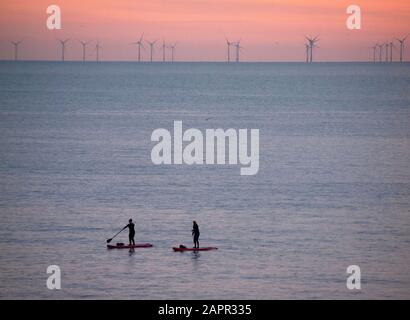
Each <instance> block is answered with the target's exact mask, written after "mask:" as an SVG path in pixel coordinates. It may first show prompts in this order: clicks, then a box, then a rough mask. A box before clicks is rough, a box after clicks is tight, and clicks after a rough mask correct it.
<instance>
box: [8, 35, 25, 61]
mask: <svg viewBox="0 0 410 320" xmlns="http://www.w3.org/2000/svg"><path fill="white" fill-rule="evenodd" d="M22 41H23V40H19V41H10V42H11V43H12V44H13V45H14V61H17V60H18V58H19V45H20V43H21V42H22Z"/></svg>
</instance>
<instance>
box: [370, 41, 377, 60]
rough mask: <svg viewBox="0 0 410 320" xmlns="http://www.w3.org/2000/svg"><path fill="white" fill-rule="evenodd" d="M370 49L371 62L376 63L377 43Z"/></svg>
mask: <svg viewBox="0 0 410 320" xmlns="http://www.w3.org/2000/svg"><path fill="white" fill-rule="evenodd" d="M371 48H372V49H373V62H376V50H377V43H376V44H375V45H374V46H373V47H371Z"/></svg>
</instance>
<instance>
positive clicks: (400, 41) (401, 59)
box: [396, 35, 409, 62]
mask: <svg viewBox="0 0 410 320" xmlns="http://www.w3.org/2000/svg"><path fill="white" fill-rule="evenodd" d="M408 36H409V35H407V36H405V37H404V38H403V39H396V40H397V41H398V42H399V43H400V62H403V49H404V41H406V39H407V37H408Z"/></svg>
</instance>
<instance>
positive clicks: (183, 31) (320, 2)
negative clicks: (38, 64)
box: [0, 0, 410, 61]
mask: <svg viewBox="0 0 410 320" xmlns="http://www.w3.org/2000/svg"><path fill="white" fill-rule="evenodd" d="M51 4H56V5H59V6H60V8H61V10H62V30H54V31H50V30H48V29H47V28H46V19H47V14H46V8H47V7H48V6H49V5H51ZM351 4H356V5H359V6H360V7H361V9H362V30H354V31H351V30H348V29H347V28H346V24H345V22H346V18H347V14H346V8H347V7H348V6H349V5H351ZM0 17H1V18H0V59H11V58H12V56H13V47H12V45H11V44H10V42H9V41H10V40H12V39H14V40H17V39H24V41H23V43H22V45H21V48H20V58H21V59H41V60H57V59H59V58H60V51H59V50H60V49H59V46H58V44H57V42H56V38H70V39H71V41H70V42H69V43H68V44H67V51H66V58H67V60H79V59H81V46H80V44H79V42H78V40H80V39H81V40H93V41H94V42H93V43H92V44H90V47H89V51H88V52H89V54H88V57H87V59H89V60H92V59H95V54H94V53H93V52H92V51H93V46H94V45H95V40H96V39H97V38H98V39H99V40H100V43H101V45H102V46H103V49H102V53H101V56H102V59H103V60H135V59H136V57H137V48H136V46H133V45H131V44H130V43H131V42H133V41H136V40H137V39H138V38H139V37H140V35H141V34H142V33H143V32H144V34H145V36H144V38H145V39H147V40H155V39H157V40H158V42H162V40H163V39H164V40H165V41H167V42H178V46H177V51H176V60H179V61H224V60H225V59H226V45H225V40H224V36H225V35H226V36H227V37H228V38H229V39H230V40H231V41H236V40H238V39H242V45H243V47H244V51H243V53H242V55H241V60H242V61H303V60H304V46H303V44H304V38H303V36H304V35H319V36H320V42H319V44H318V45H319V47H320V48H318V49H317V50H316V52H315V56H316V57H315V58H316V59H315V60H319V61H351V60H354V61H366V60H369V59H370V57H371V56H372V53H371V49H370V48H369V47H370V46H371V45H373V44H374V43H376V42H386V41H388V40H392V39H393V38H394V37H402V36H405V35H406V34H408V33H410V1H409V0H392V1H382V0H354V1H353V0H352V1H346V0H309V1H307V0H59V1H51V0H48V1H45V0H31V1H27V0H2V1H1V2H0ZM146 47H148V46H146ZM407 47H408V50H406V51H405V58H406V59H407V60H409V59H410V39H409V44H408V46H407ZM148 56H149V54H148V51H147V52H144V53H143V58H144V60H146V59H148ZM395 56H396V57H397V56H398V53H397V51H396V52H395ZM155 59H156V60H160V59H161V53H160V47H159V45H158V46H157V50H156V54H155Z"/></svg>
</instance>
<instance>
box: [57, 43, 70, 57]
mask: <svg viewBox="0 0 410 320" xmlns="http://www.w3.org/2000/svg"><path fill="white" fill-rule="evenodd" d="M69 40H70V39H65V40H61V39H58V41H59V42H60V44H61V61H64V60H65V44H66V43H67V42H68V41H69Z"/></svg>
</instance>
